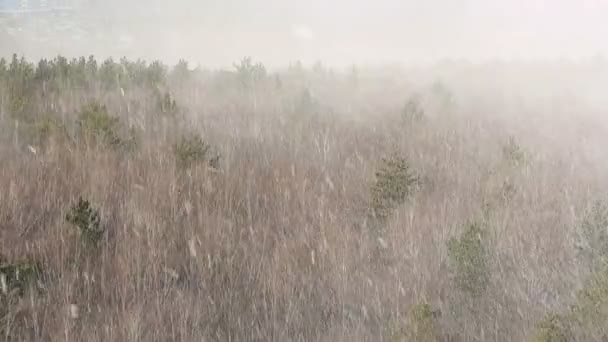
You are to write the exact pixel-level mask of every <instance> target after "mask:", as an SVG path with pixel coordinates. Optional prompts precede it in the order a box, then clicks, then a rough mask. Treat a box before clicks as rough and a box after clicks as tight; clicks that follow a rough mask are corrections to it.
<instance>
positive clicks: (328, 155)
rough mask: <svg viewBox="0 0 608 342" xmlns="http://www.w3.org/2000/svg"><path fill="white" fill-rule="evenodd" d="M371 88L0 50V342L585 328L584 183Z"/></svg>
mask: <svg viewBox="0 0 608 342" xmlns="http://www.w3.org/2000/svg"><path fill="white" fill-rule="evenodd" d="M390 90H392V91H394V92H395V93H396V94H398V95H394V94H392V95H391V94H389V93H388V90H387V89H386V84H383V83H382V82H380V84H379V85H378V84H377V80H374V79H373V78H371V77H367V78H366V75H365V74H359V73H358V72H357V71H356V70H353V71H351V72H349V73H348V74H342V73H338V72H334V71H332V70H329V69H325V68H323V67H322V66H321V65H317V66H315V67H314V68H313V69H306V68H304V67H302V66H301V65H297V64H296V65H293V66H291V67H290V68H289V69H287V70H282V71H277V72H269V71H267V70H266V69H265V68H264V66H263V65H261V64H256V63H254V62H252V61H251V59H244V60H243V61H241V62H240V63H237V64H236V65H235V68H234V70H231V71H209V70H202V69H194V70H192V69H191V68H189V67H188V64H187V63H186V62H180V63H179V64H178V65H177V66H175V67H173V68H168V67H166V66H164V65H163V64H161V63H158V62H155V63H151V64H148V63H145V62H143V61H136V62H132V61H128V60H126V59H123V60H121V61H119V62H114V61H112V60H107V61H103V62H98V61H97V60H95V58H93V57H91V58H88V59H87V58H81V59H74V60H67V59H66V58H63V57H57V58H55V59H53V60H42V61H40V62H39V63H37V64H31V63H30V62H28V61H26V60H25V59H20V58H18V57H17V56H14V57H13V59H12V60H10V61H5V60H1V61H0V143H1V145H0V160H1V166H0V190H1V192H0V277H1V279H0V280H1V285H2V286H1V292H0V341H4V340H6V341H24V340H25V341H30V340H31V341H57V340H70V341H167V340H172V341H201V340H205V341H211V340H218V341H353V340H361V341H363V340H365V341H524V340H529V341H574V340H581V341H582V340H585V341H591V340H600V339H601V338H606V336H608V335H607V334H608V332H607V331H606V327H607V326H608V324H606V323H607V322H608V281H607V279H608V277H607V275H606V274H607V273H606V265H605V263H606V257H607V256H608V252H607V251H608V213H607V210H606V208H605V206H604V204H602V203H603V202H602V201H601V199H602V198H603V193H602V190H601V189H603V185H604V184H605V183H603V180H602V179H601V178H600V177H596V176H594V175H593V174H590V173H589V169H588V168H587V166H586V165H587V164H584V163H578V162H577V160H574V159H572V158H573V157H572V156H571V155H567V154H559V153H561V152H562V151H558V153H544V151H543V150H542V146H537V145H534V144H532V143H531V144H529V146H525V145H524V144H522V143H521V142H519V140H518V137H517V133H518V132H517V130H516V129H515V128H514V127H516V125H511V126H509V122H503V123H502V125H498V126H497V125H496V124H495V123H494V122H493V121H492V120H493V118H492V117H491V116H489V117H488V116H483V115H477V114H476V113H474V112H470V108H468V109H466V110H463V109H462V108H461V107H459V103H458V101H457V98H456V99H455V98H454V96H453V95H452V94H451V93H450V92H449V91H448V90H447V88H446V87H445V86H443V85H441V84H439V83H437V84H434V85H432V86H430V87H414V86H409V85H408V86H404V87H400V86H394V88H391V89H390ZM472 123H473V124H472ZM508 130H511V131H515V134H516V135H515V136H512V135H507V134H504V132H506V131H508ZM525 138H526V137H525V134H523V133H522V134H521V139H522V140H525ZM564 139H566V137H564ZM571 148H572V149H573V150H575V151H576V148H578V147H577V146H576V145H573V146H571ZM541 152H543V153H541ZM564 161H565V163H564ZM594 203H596V204H594Z"/></svg>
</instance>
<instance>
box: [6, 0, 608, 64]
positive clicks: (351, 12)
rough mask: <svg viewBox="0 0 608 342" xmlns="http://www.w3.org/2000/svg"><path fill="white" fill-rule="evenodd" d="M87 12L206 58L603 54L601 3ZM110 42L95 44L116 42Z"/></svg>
mask: <svg viewBox="0 0 608 342" xmlns="http://www.w3.org/2000/svg"><path fill="white" fill-rule="evenodd" d="M87 9H88V12H89V13H87V14H88V15H90V16H93V17H95V18H97V19H96V20H100V21H101V22H103V23H104V24H103V25H98V26H96V27H95V30H97V31H102V32H105V33H108V34H111V35H112V36H113V37H115V38H112V39H120V41H121V42H122V44H123V45H124V46H130V47H131V48H130V49H129V50H121V52H119V53H127V52H125V51H128V53H129V54H132V55H133V56H134V57H138V55H141V56H140V57H149V58H167V59H176V58H179V57H185V58H188V59H190V60H194V61H197V62H200V63H202V64H211V65H215V64H228V65H229V64H230V63H231V62H232V61H233V60H235V59H238V58H239V56H244V55H251V56H253V57H254V58H256V59H258V60H262V61H264V62H266V63H270V64H287V63H288V62H289V61H293V60H298V59H299V60H303V61H305V62H313V61H315V60H318V59H319V60H323V61H326V62H327V63H329V64H345V63H346V64H348V63H382V62H403V63H407V62H411V61H434V60H437V59H441V58H466V59H471V60H483V59H488V58H503V59H511V58H525V59H530V58H559V57H575V58H576V57H587V56H593V55H595V54H598V53H601V54H608V39H607V38H606V37H608V0H374V1H371V0H307V1H295V0H171V1H168V0H165V1H160V0H147V1H144V0H120V1H119V0H110V1H103V2H102V1H98V3H97V4H95V5H91V6H87ZM90 22H96V21H94V20H90ZM110 28H113V30H110ZM109 32H111V33H109ZM93 41H94V40H92V39H87V40H86V42H88V43H92V42H93ZM0 43H1V42H0ZM21 44H22V45H27V44H28V42H21ZM29 44H34V43H29ZM105 44H107V43H105ZM107 45H108V46H100V45H99V43H98V44H97V46H96V48H97V49H98V50H99V49H105V50H107V51H108V52H110V51H112V49H116V45H114V44H107ZM64 46H65V47H66V48H68V47H69V48H73V49H75V48H78V47H79V46H80V47H81V48H83V49H84V48H86V44H84V43H83V44H80V45H78V44H73V45H70V44H67V43H66V44H64ZM43 52H44V51H43ZM82 53H86V51H82ZM111 53H115V52H111Z"/></svg>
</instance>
